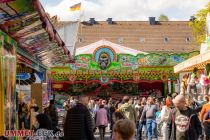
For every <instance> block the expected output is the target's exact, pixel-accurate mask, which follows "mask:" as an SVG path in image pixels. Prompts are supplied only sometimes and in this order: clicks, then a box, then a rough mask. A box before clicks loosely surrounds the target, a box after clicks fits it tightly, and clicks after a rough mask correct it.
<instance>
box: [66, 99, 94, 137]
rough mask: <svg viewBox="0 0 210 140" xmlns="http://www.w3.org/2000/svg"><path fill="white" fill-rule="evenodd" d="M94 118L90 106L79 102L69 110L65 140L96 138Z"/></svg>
mask: <svg viewBox="0 0 210 140" xmlns="http://www.w3.org/2000/svg"><path fill="white" fill-rule="evenodd" d="M93 124H94V123H93V119H92V117H91V114H90V111H89V110H88V108H87V107H86V106H85V105H83V104H81V103H77V104H76V106H75V107H73V108H71V109H69V110H68V112H67V115H66V120H65V123H64V139H65V140H94V139H95V138H94V131H93V130H94V127H95V126H93Z"/></svg>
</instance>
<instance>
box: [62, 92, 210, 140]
mask: <svg viewBox="0 0 210 140" xmlns="http://www.w3.org/2000/svg"><path fill="white" fill-rule="evenodd" d="M68 102H69V103H71V104H68V103H65V106H66V109H67V113H66V117H65V124H64V137H65V139H78V140H80V139H81V140H83V139H85V140H86V139H87V140H92V139H94V133H95V132H96V129H98V132H99V135H100V139H101V140H104V136H105V132H107V130H110V133H111V136H110V139H112V140H134V139H139V140H142V139H148V140H152V139H154V138H155V139H158V137H159V136H161V137H162V139H163V140H198V139H204V138H205V139H206V140H209V139H210V102H209V97H208V96H204V98H202V97H201V96H198V98H197V99H195V98H191V97H190V96H186V95H183V94H176V93H175V94H173V95H172V96H168V97H167V98H164V99H163V100H158V99H156V98H154V97H148V98H145V97H144V98H138V97H128V96H125V97H124V98H123V99H121V100H118V101H116V100H115V101H114V100H113V99H112V98H110V99H104V100H103V99H95V100H93V99H89V98H88V97H85V96H81V97H79V98H78V99H73V98H71V99H70V100H69V101H68Z"/></svg>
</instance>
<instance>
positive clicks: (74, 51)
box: [73, 0, 85, 56]
mask: <svg viewBox="0 0 210 140" xmlns="http://www.w3.org/2000/svg"><path fill="white" fill-rule="evenodd" d="M84 1H85V0H83V1H82V2H81V8H80V13H79V18H78V20H77V29H76V36H75V40H74V50H73V56H75V54H76V45H77V43H78V34H79V27H80V22H81V19H82V17H83V16H84V11H83V10H82V3H84Z"/></svg>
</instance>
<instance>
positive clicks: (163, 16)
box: [158, 14, 168, 21]
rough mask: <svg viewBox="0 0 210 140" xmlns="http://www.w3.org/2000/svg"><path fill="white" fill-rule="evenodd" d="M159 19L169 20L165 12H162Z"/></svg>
mask: <svg viewBox="0 0 210 140" xmlns="http://www.w3.org/2000/svg"><path fill="white" fill-rule="evenodd" d="M158 19H159V21H168V17H167V16H166V15H164V14H161V15H160V16H159V18H158Z"/></svg>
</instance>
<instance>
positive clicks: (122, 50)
mask: <svg viewBox="0 0 210 140" xmlns="http://www.w3.org/2000/svg"><path fill="white" fill-rule="evenodd" d="M101 46H109V47H111V48H112V49H114V51H115V52H116V53H117V54H132V55H137V54H140V53H143V54H147V53H146V52H141V51H137V50H134V49H131V48H128V47H125V46H122V45H119V44H115V43H112V42H110V41H107V40H100V41H97V42H95V43H92V44H90V45H87V46H84V47H81V48H77V49H76V55H80V54H93V52H94V51H95V49H97V48H98V47H101Z"/></svg>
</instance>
